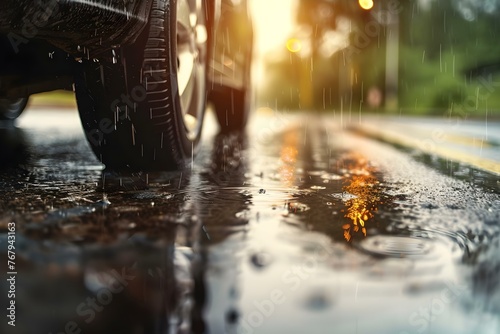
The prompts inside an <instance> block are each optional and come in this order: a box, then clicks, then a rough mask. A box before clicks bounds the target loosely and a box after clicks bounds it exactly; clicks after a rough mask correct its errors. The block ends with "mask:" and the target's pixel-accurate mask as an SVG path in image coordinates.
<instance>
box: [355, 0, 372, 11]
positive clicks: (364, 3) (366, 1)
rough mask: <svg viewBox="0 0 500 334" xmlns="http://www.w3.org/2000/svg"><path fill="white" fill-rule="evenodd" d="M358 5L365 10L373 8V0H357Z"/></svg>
mask: <svg viewBox="0 0 500 334" xmlns="http://www.w3.org/2000/svg"><path fill="white" fill-rule="evenodd" d="M358 2H359V6H360V7H361V8H363V9H365V10H369V9H372V8H373V0H359V1H358Z"/></svg>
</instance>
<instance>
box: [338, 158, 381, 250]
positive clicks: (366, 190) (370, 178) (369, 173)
mask: <svg viewBox="0 0 500 334" xmlns="http://www.w3.org/2000/svg"><path fill="white" fill-rule="evenodd" d="M349 162H350V163H349V164H348V165H347V168H348V169H349V170H351V171H352V173H353V174H354V175H353V176H352V179H351V180H350V183H349V184H348V185H347V186H344V187H343V191H344V192H347V193H348V194H349V195H350V196H352V198H350V199H349V200H347V201H346V206H347V213H346V214H345V217H347V218H349V219H350V220H351V222H350V223H348V224H344V225H343V226H342V228H343V229H344V238H345V239H346V240H347V241H348V242H349V241H350V240H351V239H352V236H353V234H354V233H362V234H363V236H364V237H366V228H367V222H368V220H370V219H371V218H373V217H374V215H375V213H376V212H377V204H378V203H379V201H380V196H379V191H378V190H377V188H376V187H375V186H376V185H377V184H378V183H379V181H378V180H377V179H376V177H375V176H374V175H373V167H370V166H369V165H368V161H367V160H366V159H365V158H363V157H362V156H360V155H353V156H352V157H349Z"/></svg>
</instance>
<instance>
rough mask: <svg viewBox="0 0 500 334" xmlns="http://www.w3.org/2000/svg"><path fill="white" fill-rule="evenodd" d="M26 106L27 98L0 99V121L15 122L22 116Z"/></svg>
mask: <svg viewBox="0 0 500 334" xmlns="http://www.w3.org/2000/svg"><path fill="white" fill-rule="evenodd" d="M27 104H28V98H27V97H25V98H19V99H0V120H4V121H5V120H7V121H13V120H15V119H16V118H18V117H19V116H20V115H21V114H22V112H23V111H24V109H25V108H26V105H27Z"/></svg>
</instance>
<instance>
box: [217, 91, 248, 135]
mask: <svg viewBox="0 0 500 334" xmlns="http://www.w3.org/2000/svg"><path fill="white" fill-rule="evenodd" d="M210 100H211V101H212V103H213V104H214V108H215V112H216V115H217V120H218V121H219V126H220V131H221V133H231V132H241V131H243V130H244V129H245V126H246V124H247V122H248V117H249V114H250V109H251V97H250V89H248V88H246V89H235V88H231V87H224V86H221V87H218V88H214V90H212V92H211V93H210Z"/></svg>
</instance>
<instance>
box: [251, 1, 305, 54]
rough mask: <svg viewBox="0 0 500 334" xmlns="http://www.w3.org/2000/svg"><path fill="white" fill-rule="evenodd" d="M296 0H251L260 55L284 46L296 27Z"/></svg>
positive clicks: (256, 44) (257, 48)
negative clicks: (294, 12)
mask: <svg viewBox="0 0 500 334" xmlns="http://www.w3.org/2000/svg"><path fill="white" fill-rule="evenodd" d="M295 3H296V2H295V1H294V0H273V1H269V0H251V1H250V6H251V10H252V14H253V21H254V27H255V46H256V51H257V55H258V56H262V55H263V54H265V53H267V52H269V51H272V50H273V49H276V48H278V47H279V46H280V45H281V46H284V45H285V43H286V40H287V39H288V37H289V36H290V34H291V33H292V31H293V27H294V24H295V22H294V19H295V18H294V17H293V15H294V14H293V11H294V9H295Z"/></svg>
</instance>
